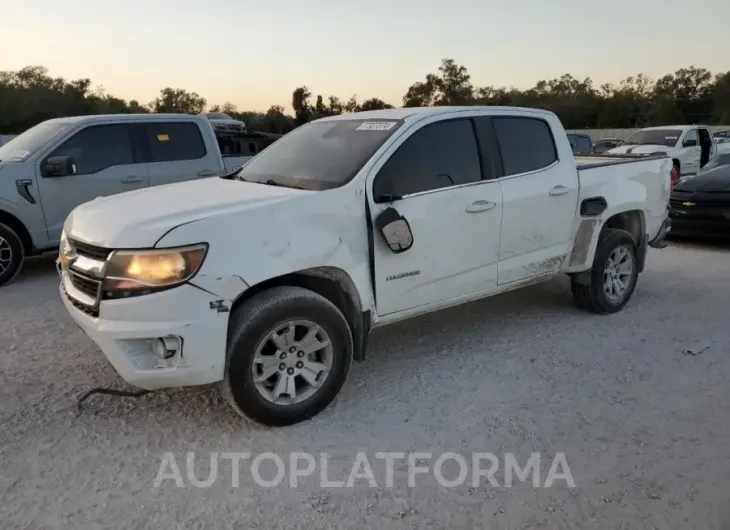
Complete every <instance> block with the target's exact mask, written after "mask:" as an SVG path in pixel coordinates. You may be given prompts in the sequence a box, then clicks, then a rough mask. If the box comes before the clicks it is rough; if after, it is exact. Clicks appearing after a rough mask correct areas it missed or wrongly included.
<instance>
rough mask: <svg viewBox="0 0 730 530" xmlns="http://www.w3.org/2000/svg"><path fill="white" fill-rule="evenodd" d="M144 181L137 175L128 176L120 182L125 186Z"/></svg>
mask: <svg viewBox="0 0 730 530" xmlns="http://www.w3.org/2000/svg"><path fill="white" fill-rule="evenodd" d="M143 180H144V177H139V176H137V175H129V176H128V177H124V178H123V179H122V182H124V183H125V184H133V183H135V182H142V181H143Z"/></svg>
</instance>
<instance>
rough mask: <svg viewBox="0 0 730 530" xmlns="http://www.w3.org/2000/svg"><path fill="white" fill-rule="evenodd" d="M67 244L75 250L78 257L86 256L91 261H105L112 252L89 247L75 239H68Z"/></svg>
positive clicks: (92, 246)
mask: <svg viewBox="0 0 730 530" xmlns="http://www.w3.org/2000/svg"><path fill="white" fill-rule="evenodd" d="M69 243H71V245H72V246H73V247H74V248H76V252H78V253H79V255H80V256H86V257H88V258H92V259H98V260H102V261H105V260H106V258H108V257H109V254H111V252H112V251H111V250H109V249H108V248H103V247H97V246H95V245H89V244H88V243H84V242H83V241H78V240H76V239H69Z"/></svg>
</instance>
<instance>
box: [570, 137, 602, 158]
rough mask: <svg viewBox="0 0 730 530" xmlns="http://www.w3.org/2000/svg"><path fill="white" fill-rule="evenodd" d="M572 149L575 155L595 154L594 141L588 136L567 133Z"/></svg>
mask: <svg viewBox="0 0 730 530" xmlns="http://www.w3.org/2000/svg"><path fill="white" fill-rule="evenodd" d="M567 136H568V141H569V142H570V148H571V149H572V151H573V154H574V155H577V154H589V153H593V152H595V151H594V149H593V140H592V139H591V137H590V135H588V134H581V133H567Z"/></svg>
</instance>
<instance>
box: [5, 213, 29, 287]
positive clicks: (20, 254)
mask: <svg viewBox="0 0 730 530" xmlns="http://www.w3.org/2000/svg"><path fill="white" fill-rule="evenodd" d="M24 258H25V252H24V249H23V242H22V241H21V240H20V237H19V236H18V234H16V233H15V231H14V230H13V229H12V228H10V227H9V226H7V225H4V224H2V223H0V286H2V285H4V284H7V283H10V282H11V281H12V280H13V278H15V276H17V274H18V273H19V272H20V269H21V267H22V266H23V259H24Z"/></svg>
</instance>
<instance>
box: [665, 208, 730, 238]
mask: <svg viewBox="0 0 730 530" xmlns="http://www.w3.org/2000/svg"><path fill="white" fill-rule="evenodd" d="M670 215H671V216H672V230H671V234H672V235H678V236H682V235H684V236H697V237H723V238H730V214H728V215H701V214H700V215H697V214H696V213H695V212H687V211H681V210H675V211H673V212H671V213H670Z"/></svg>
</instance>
